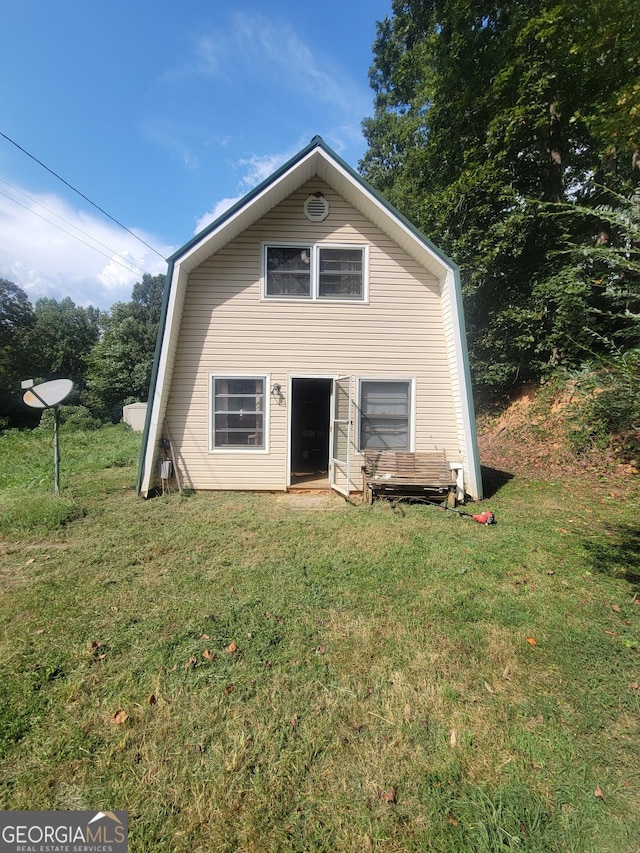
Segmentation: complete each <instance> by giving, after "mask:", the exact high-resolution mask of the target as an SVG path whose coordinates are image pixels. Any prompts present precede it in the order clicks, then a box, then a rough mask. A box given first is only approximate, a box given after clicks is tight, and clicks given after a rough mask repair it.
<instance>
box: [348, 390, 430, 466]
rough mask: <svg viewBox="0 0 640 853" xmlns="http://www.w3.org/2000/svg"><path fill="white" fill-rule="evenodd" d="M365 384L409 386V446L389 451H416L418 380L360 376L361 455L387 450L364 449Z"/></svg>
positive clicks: (359, 434)
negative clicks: (379, 383)
mask: <svg viewBox="0 0 640 853" xmlns="http://www.w3.org/2000/svg"><path fill="white" fill-rule="evenodd" d="M365 382H398V383H400V382H402V384H403V385H408V386H409V393H408V403H409V414H408V416H407V421H408V424H407V437H408V442H409V446H408V447H406V448H402V447H398V448H395V447H390V448H389V450H391V451H394V450H398V451H400V452H402V451H403V450H406V451H408V452H413V451H414V450H415V419H416V380H415V377H413V376H359V377H358V398H357V407H358V408H357V412H358V424H357V428H358V435H357V439H356V440H357V445H358V452H359V453H375V452H376V451H377V450H384V449H385V448H383V447H380V448H374V447H371V448H364V447H363V446H362V418H363V416H364V413H363V410H362V385H363V383H365Z"/></svg>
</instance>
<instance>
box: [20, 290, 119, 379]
mask: <svg viewBox="0 0 640 853" xmlns="http://www.w3.org/2000/svg"><path fill="white" fill-rule="evenodd" d="M101 321H102V315H101V312H100V311H99V310H98V309H97V308H94V307H93V306H92V305H89V306H88V307H86V308H85V307H83V306H80V305H76V304H75V303H74V301H73V300H72V299H70V298H69V297H68V296H66V297H65V298H64V299H61V300H60V301H59V302H58V300H57V299H49V298H43V299H38V300H37V302H36V304H35V308H34V323H33V326H32V328H31V329H30V331H29V332H28V333H27V334H26V336H25V343H26V345H27V347H28V349H29V366H30V373H31V375H32V376H34V377H38V378H44V379H58V378H67V379H72V380H73V381H74V383H75V384H76V385H78V386H80V387H82V385H83V384H84V379H85V375H86V372H87V359H88V356H89V353H90V352H91V350H92V349H93V347H94V345H95V344H96V343H97V342H98V339H99V337H100V331H101Z"/></svg>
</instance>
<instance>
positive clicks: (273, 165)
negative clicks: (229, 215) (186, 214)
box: [193, 146, 302, 234]
mask: <svg viewBox="0 0 640 853" xmlns="http://www.w3.org/2000/svg"><path fill="white" fill-rule="evenodd" d="M300 147H302V146H299V147H296V148H294V149H291V150H289V151H285V152H281V153H279V154H254V155H253V156H251V157H245V158H241V159H240V160H238V162H237V164H236V165H237V166H238V167H241V168H244V169H245V174H244V175H243V176H242V177H241V178H240V182H239V189H240V190H242V192H241V193H240V194H239V195H237V196H235V197H234V198H223V199H220V201H217V202H216V203H215V204H214V205H213V207H212V208H211V210H209V211H208V212H207V213H204V214H203V215H202V216H201V217H200V219H198V221H197V222H196V227H195V230H194V232H193V233H194V234H199V233H200V231H202V229H203V228H206V227H207V225H209V224H210V223H212V222H215V220H216V219H217V218H218V217H219V216H222V214H223V213H224V212H225V211H227V210H229V208H230V207H233V205H234V204H235V203H236V202H238V201H240V199H241V198H242V197H243V195H244V194H245V193H247V192H249V191H250V190H252V189H253V188H254V187H257V186H258V184H260V183H262V181H264V180H266V179H267V178H268V177H269V176H270V175H272V174H273V173H274V172H275V171H276V169H278V168H279V167H280V166H282V164H283V163H286V162H287V160H290V159H291V157H293V155H294V154H295V153H296V152H297V151H298V150H299V148H300Z"/></svg>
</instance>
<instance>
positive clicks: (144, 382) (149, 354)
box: [84, 274, 165, 421]
mask: <svg viewBox="0 0 640 853" xmlns="http://www.w3.org/2000/svg"><path fill="white" fill-rule="evenodd" d="M164 285H165V277H164V275H157V276H150V275H148V274H145V275H144V276H143V279H142V281H141V282H138V283H137V284H136V285H135V286H134V288H133V291H132V294H131V300H130V301H129V302H117V303H116V304H115V305H113V306H112V308H111V312H110V314H109V316H108V317H107V318H106V320H105V331H104V335H103V336H102V339H101V340H100V342H99V343H98V344H97V345H96V346H95V347H94V349H93V351H92V353H91V356H90V360H89V361H90V367H89V374H88V381H87V392H86V394H85V395H84V402H86V404H87V406H88V407H89V408H90V409H91V410H92V411H93V412H94V413H95V414H96V415H98V416H99V417H100V418H103V419H107V420H114V421H118V420H120V418H121V417H122V407H123V405H125V404H126V403H129V402H134V401H138V400H146V399H147V393H148V390H149V381H150V379H151V370H152V367H153V357H154V353H155V346H156V338H157V335H158V325H159V322H160V313H161V309H162V298H163V294H164Z"/></svg>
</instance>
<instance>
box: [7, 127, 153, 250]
mask: <svg viewBox="0 0 640 853" xmlns="http://www.w3.org/2000/svg"><path fill="white" fill-rule="evenodd" d="M0 136H2V138H3V139H6V140H7V142H10V143H11V144H12V145H15V147H16V148H17V149H18V150H19V151H22V153H23V154H26V155H27V157H30V158H31V159H32V160H33V161H34V162H36V163H37V164H38V165H39V166H42V168H43V169H46V170H47V172H49V174H51V175H53V177H54V178H57V179H58V180H59V181H62V183H63V184H64V185H65V186H67V187H69V189H70V190H73V191H74V193H77V194H78V195H79V196H80V198H83V199H84V200H85V201H88V202H89V204H90V205H92V206H93V207H95V208H96V210H99V211H100V213H102V214H104V216H106V217H108V218H109V219H110V220H111V221H112V222H115V224H116V225H117V226H118V227H119V228H124V230H125V231H126V232H127V233H129V234H131V236H132V237H135V238H136V240H138V241H139V242H140V243H142V244H143V245H145V246H146V247H147V249H151V251H152V252H154V253H155V254H156V255H158V257H160V258H162V260H163V261H166V260H167V259H166V258H165V257H164V255H162V254H160V252H159V251H158V250H157V249H154V248H153V246H150V245H149V244H148V243H145V241H144V240H143V239H142V237H138V235H137V234H134V232H133V231H131V229H130V228H127V226H126V225H123V224H122V222H118V220H117V219H116V218H115V217H113V216H111V214H110V213H107V211H106V210H103V209H102V208H101V207H100V205H98V204H96V203H95V202H94V201H91V199H90V198H87V196H86V195H85V194H84V193H81V192H80V190H78V189H76V188H75V187H74V186H73V185H72V184H70V183H69V182H68V181H65V179H64V178H63V177H61V176H60V175H59V174H58V173H57V172H54V171H53V169H50V168H49V167H48V166H47V165H45V164H44V163H43V162H42V160H38V158H37V157H34V155H33V154H30V153H29V152H28V151H27V150H26V149H25V148H23V147H22V146H21V145H18V143H17V142H16V141H15V140H13V139H11V137H10V136H7V135H6V133H2V131H1V130H0Z"/></svg>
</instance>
